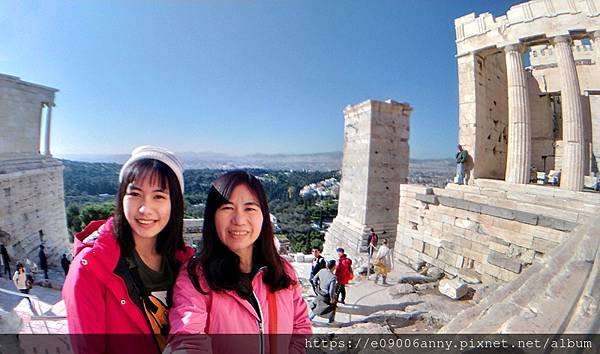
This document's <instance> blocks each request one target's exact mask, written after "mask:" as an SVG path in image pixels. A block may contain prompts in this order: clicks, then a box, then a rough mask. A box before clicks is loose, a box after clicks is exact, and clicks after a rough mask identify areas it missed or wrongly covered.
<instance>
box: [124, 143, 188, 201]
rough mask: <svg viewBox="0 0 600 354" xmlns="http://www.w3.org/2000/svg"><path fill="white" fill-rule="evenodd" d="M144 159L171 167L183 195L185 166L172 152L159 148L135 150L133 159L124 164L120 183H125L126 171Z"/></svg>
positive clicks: (145, 146) (148, 147)
mask: <svg viewBox="0 0 600 354" xmlns="http://www.w3.org/2000/svg"><path fill="white" fill-rule="evenodd" d="M142 159H152V160H158V161H160V162H162V163H164V164H165V165H167V166H169V168H170V169H171V170H172V171H173V172H174V173H175V176H177V180H179V186H180V187H181V193H182V194H183V166H181V162H179V160H178V159H177V157H175V154H173V153H172V152H171V151H169V150H167V149H165V148H161V147H157V146H150V145H144V146H139V147H137V148H135V149H134V150H133V151H132V152H131V157H130V158H129V160H127V162H125V163H124V164H123V167H121V172H120V173H119V183H121V182H123V178H124V177H125V176H124V175H125V170H126V169H127V168H128V167H129V166H130V165H131V164H132V163H134V162H135V161H138V160H142Z"/></svg>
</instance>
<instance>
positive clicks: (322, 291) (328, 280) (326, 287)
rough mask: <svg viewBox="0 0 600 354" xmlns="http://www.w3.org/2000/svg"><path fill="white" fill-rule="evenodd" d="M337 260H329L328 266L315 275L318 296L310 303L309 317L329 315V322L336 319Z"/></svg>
mask: <svg viewBox="0 0 600 354" xmlns="http://www.w3.org/2000/svg"><path fill="white" fill-rule="evenodd" d="M334 272H335V260H333V259H332V260H329V261H328V262H327V265H326V268H325V269H321V270H320V271H319V272H318V273H317V274H316V275H315V277H314V280H315V287H316V289H317V290H316V291H317V297H316V298H315V299H314V300H313V302H311V304H310V314H309V318H310V319H311V321H312V320H313V319H314V318H315V316H317V315H318V316H323V317H324V315H328V316H327V319H328V321H329V323H333V322H334V321H335V310H336V308H337V293H338V283H337V278H336V276H335V273H334Z"/></svg>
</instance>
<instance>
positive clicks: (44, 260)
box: [38, 245, 48, 279]
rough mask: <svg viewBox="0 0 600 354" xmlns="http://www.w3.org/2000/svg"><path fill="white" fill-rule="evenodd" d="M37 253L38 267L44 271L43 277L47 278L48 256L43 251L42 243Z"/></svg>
mask: <svg viewBox="0 0 600 354" xmlns="http://www.w3.org/2000/svg"><path fill="white" fill-rule="evenodd" d="M38 255H39V256H40V268H42V270H43V271H44V279H48V258H47V257H46V253H45V252H44V245H40V252H39V253H38Z"/></svg>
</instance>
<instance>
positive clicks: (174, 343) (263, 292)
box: [165, 260, 312, 353]
mask: <svg viewBox="0 0 600 354" xmlns="http://www.w3.org/2000/svg"><path fill="white" fill-rule="evenodd" d="M284 264H285V267H286V272H287V274H288V275H289V276H290V277H291V278H292V279H293V280H294V281H296V282H297V281H298V280H297V277H296V273H295V271H294V269H293V267H292V266H291V264H289V263H288V262H287V261H285V260H284ZM264 273H265V268H262V269H260V270H259V271H258V273H257V274H256V276H255V277H254V279H253V280H252V288H253V290H254V294H255V296H256V298H257V299H258V302H259V305H260V310H261V313H262V319H263V321H262V324H259V317H258V315H257V314H256V311H255V310H254V308H253V307H252V305H251V304H250V303H249V302H248V301H246V300H244V299H242V298H240V297H239V296H238V295H237V293H236V292H235V291H225V292H216V291H212V290H211V289H210V287H209V286H208V283H207V282H206V279H205V278H204V276H203V272H202V269H201V268H200V269H199V271H198V274H200V276H199V279H198V280H199V282H200V286H201V287H202V290H204V291H206V292H207V294H202V293H200V292H199V291H197V290H196V289H195V288H194V286H193V285H192V282H191V280H190V278H189V276H188V274H187V272H186V270H184V269H182V270H180V271H179V276H178V278H177V281H176V282H175V287H174V290H173V291H174V293H173V307H172V308H171V311H170V313H169V319H170V322H171V332H170V333H171V337H170V344H169V346H168V347H167V349H169V347H170V350H172V351H175V352H177V353H192V352H193V353H196V352H200V351H202V352H204V351H206V352H210V351H211V350H212V351H213V352H215V353H223V352H236V351H237V350H239V349H243V352H246V353H248V352H253V353H255V352H260V351H261V350H259V349H258V348H263V347H264V349H265V351H264V352H268V346H269V343H271V344H273V343H274V342H272V341H271V342H269V339H268V338H266V337H268V336H263V334H269V328H270V320H271V319H270V318H269V303H268V300H267V294H268V292H269V288H268V285H267V284H265V283H264V282H263V276H264ZM275 299H276V304H277V306H276V307H277V309H276V311H277V332H276V333H278V334H284V335H279V336H276V338H277V347H278V350H277V352H278V353H289V352H304V346H305V341H304V339H303V338H305V337H306V336H308V335H310V334H312V325H311V322H310V320H309V319H308V308H307V306H306V302H305V301H304V299H303V298H302V293H301V290H300V286H299V285H298V284H297V285H292V286H290V287H289V288H287V289H282V290H278V291H276V292H275ZM186 334H211V335H213V334H250V336H211V339H210V340H212V348H211V345H207V342H203V340H207V338H202V337H206V336H197V335H196V336H189V335H187V336H186ZM292 334H293V335H294V336H293V337H292ZM215 337H220V338H215ZM273 337H275V336H273ZM265 338H266V339H265ZM168 352H169V350H165V353H168Z"/></svg>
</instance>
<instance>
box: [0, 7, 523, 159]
mask: <svg viewBox="0 0 600 354" xmlns="http://www.w3.org/2000/svg"><path fill="white" fill-rule="evenodd" d="M515 3H519V1H501V0H489V1H488V0H420V1H416V0H415V1H413V0H394V1H392V0H390V1H376V0H368V1H334V0H327V1H311V0H302V1H285V0H284V1H281V0H279V1H250V0H240V1H206V0H162V1H158V0H139V1H128V0H114V1H108V0H102V1H101V0H98V1H91V0H83V1H74V0H69V1H63V0H52V1H42V0H39V1H37V0H3V1H1V2H0V33H2V34H3V35H2V36H1V37H0V48H1V49H0V73H4V74H9V75H14V76H19V77H20V78H21V79H22V80H25V81H30V82H34V83H38V84H42V85H46V86H51V87H55V88H58V89H59V90H60V92H58V93H57V97H56V107H55V108H54V110H53V120H52V138H51V142H52V152H53V153H54V154H56V155H60V154H79V153H111V154H112V153H128V152H130V151H131V150H132V148H133V147H135V146H137V145H142V144H154V145H161V146H165V147H168V148H170V149H171V150H173V151H178V152H183V151H213V152H221V153H227V154H234V155H244V154H250V153H259V152H260V153H314V152H328V151H341V150H342V149H343V113H342V110H343V109H344V107H345V106H347V105H349V104H356V103H359V102H362V101H364V100H366V99H378V100H386V99H393V100H396V101H400V102H408V103H410V105H411V106H412V107H413V113H412V115H411V122H410V124H411V135H410V148H411V157H412V158H443V157H449V156H452V155H453V153H454V149H455V145H456V141H457V135H458V131H457V129H458V123H457V120H458V107H457V102H458V99H457V90H458V87H457V74H456V60H455V58H454V55H455V53H456V47H455V44H454V39H455V34H454V19H455V18H457V17H460V16H462V15H466V14H468V13H471V12H475V13H477V14H480V13H483V12H491V13H492V14H494V15H496V16H499V15H502V14H504V13H506V10H508V8H509V7H510V6H511V5H514V4H515Z"/></svg>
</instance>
